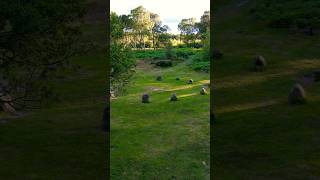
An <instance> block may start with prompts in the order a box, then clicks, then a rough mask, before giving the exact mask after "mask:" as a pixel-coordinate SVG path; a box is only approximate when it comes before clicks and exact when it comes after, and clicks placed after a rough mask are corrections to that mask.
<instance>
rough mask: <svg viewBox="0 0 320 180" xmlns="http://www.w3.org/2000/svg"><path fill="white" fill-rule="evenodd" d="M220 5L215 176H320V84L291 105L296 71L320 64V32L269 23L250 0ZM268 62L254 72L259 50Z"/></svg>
mask: <svg viewBox="0 0 320 180" xmlns="http://www.w3.org/2000/svg"><path fill="white" fill-rule="evenodd" d="M239 4H243V3H242V1H232V2H228V3H225V4H222V3H221V4H219V5H217V6H215V8H216V11H215V13H216V15H215V17H216V18H215V20H216V24H215V32H214V34H215V37H214V38H215V46H216V47H217V48H219V49H221V50H222V51H223V52H224V58H223V59H221V60H217V61H215V62H214V67H215V68H214V69H213V72H214V84H215V86H214V88H215V89H214V92H215V94H214V101H215V109H216V115H217V122H218V123H217V125H216V126H215V128H214V137H213V138H214V147H215V148H214V154H215V156H214V167H213V169H214V178H215V179H282V180H283V179H318V178H319V177H320V173H319V172H320V163H319V162H320V159H319V149H320V146H319V127H320V119H319V112H320V107H319V103H320V94H319V92H320V84H319V83H316V84H314V85H313V86H311V87H308V88H306V92H307V98H308V103H307V104H306V105H300V106H289V105H288V103H287V97H288V93H289V91H290V89H291V88H292V86H293V84H294V83H295V81H296V79H297V78H298V77H299V76H301V75H303V74H304V73H307V72H312V70H314V69H320V53H319V48H320V44H319V43H318V42H319V40H320V37H319V35H318V36H315V37H306V36H304V35H293V34H289V33H288V32H287V31H286V30H274V29H268V28H266V27H265V26H261V25H259V24H258V23H257V22H256V21H254V20H253V19H252V18H251V17H250V16H249V14H248V10H249V6H250V1H249V2H248V3H246V4H245V5H241V6H239ZM257 54H261V55H263V56H264V57H265V58H266V60H267V63H268V66H267V70H266V71H265V72H262V73H256V72H252V71H251V68H252V63H253V57H254V56H255V55H257Z"/></svg>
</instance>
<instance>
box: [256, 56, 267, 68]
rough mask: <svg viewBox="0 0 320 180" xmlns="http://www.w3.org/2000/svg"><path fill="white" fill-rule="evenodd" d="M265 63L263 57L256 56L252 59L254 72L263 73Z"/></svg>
mask: <svg viewBox="0 0 320 180" xmlns="http://www.w3.org/2000/svg"><path fill="white" fill-rule="evenodd" d="M266 65H267V63H266V60H265V59H264V57H263V56H256V57H255V58H254V68H255V70H256V71H263V70H264V69H265V67H266Z"/></svg>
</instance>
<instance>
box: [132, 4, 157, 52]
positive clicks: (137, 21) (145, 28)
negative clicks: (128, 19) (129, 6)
mask: <svg viewBox="0 0 320 180" xmlns="http://www.w3.org/2000/svg"><path fill="white" fill-rule="evenodd" d="M131 16H132V20H133V30H134V31H135V33H136V36H137V37H138V40H139V42H140V47H142V48H144V47H145V44H144V43H145V42H144V38H145V36H146V35H149V33H150V31H151V29H152V27H153V22H152V20H151V16H150V12H148V11H147V10H146V9H145V8H144V7H142V6H139V7H137V8H135V9H133V10H131ZM136 47H137V45H136Z"/></svg>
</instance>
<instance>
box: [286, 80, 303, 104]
mask: <svg viewBox="0 0 320 180" xmlns="http://www.w3.org/2000/svg"><path fill="white" fill-rule="evenodd" d="M288 100H289V104H304V103H306V94H305V91H304V89H303V87H302V86H301V85H300V84H295V85H294V86H293V88H292V89H291V91H290V93H289V96H288Z"/></svg>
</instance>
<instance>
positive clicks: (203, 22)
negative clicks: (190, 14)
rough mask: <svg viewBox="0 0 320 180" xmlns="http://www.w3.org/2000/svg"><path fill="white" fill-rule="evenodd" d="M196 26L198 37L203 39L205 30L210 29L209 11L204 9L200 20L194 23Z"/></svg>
mask: <svg viewBox="0 0 320 180" xmlns="http://www.w3.org/2000/svg"><path fill="white" fill-rule="evenodd" d="M196 26H197V28H198V29H199V32H198V34H199V37H200V38H201V39H205V38H206V33H207V31H208V30H210V11H205V12H204V13H203V15H202V16H201V18H200V22H198V23H196Z"/></svg>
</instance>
